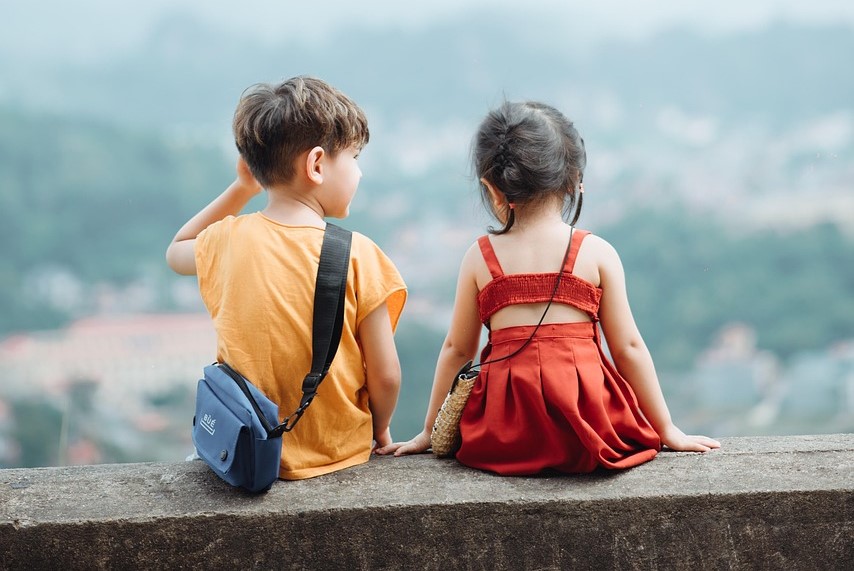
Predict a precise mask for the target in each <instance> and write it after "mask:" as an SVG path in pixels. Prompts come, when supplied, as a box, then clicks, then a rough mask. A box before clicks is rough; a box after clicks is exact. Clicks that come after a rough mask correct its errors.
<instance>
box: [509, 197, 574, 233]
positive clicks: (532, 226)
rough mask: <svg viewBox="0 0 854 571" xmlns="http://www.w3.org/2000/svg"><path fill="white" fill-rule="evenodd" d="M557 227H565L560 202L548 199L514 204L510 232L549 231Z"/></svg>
mask: <svg viewBox="0 0 854 571" xmlns="http://www.w3.org/2000/svg"><path fill="white" fill-rule="evenodd" d="M558 227H563V228H565V227H566V222H565V221H564V219H563V211H562V204H561V203H558V204H555V202H553V201H549V202H547V203H543V204H529V205H527V206H523V207H519V206H516V213H515V220H514V222H513V227H512V228H511V229H510V232H509V233H510V234H531V233H539V232H549V231H551V230H554V229H555V228H558Z"/></svg>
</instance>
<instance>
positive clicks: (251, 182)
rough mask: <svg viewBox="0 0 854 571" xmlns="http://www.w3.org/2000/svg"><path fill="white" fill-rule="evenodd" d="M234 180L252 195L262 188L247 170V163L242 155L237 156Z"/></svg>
mask: <svg viewBox="0 0 854 571" xmlns="http://www.w3.org/2000/svg"><path fill="white" fill-rule="evenodd" d="M235 182H236V183H237V184H238V185H240V186H241V187H242V188H243V189H245V190H246V191H248V192H250V193H251V194H252V195H253V196H254V195H256V194H258V193H260V192H261V191H262V190H264V188H263V187H262V186H261V184H260V183H259V182H258V181H257V180H255V175H253V174H252V171H251V170H249V165H247V164H246V161H245V160H243V157H242V156H239V157H237V180H236V181H235Z"/></svg>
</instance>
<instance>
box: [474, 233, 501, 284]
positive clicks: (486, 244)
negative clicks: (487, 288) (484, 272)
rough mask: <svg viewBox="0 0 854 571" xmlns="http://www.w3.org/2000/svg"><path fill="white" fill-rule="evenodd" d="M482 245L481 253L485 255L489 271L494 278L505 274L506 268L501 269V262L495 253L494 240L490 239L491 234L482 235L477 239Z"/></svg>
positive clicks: (484, 258) (484, 259)
mask: <svg viewBox="0 0 854 571" xmlns="http://www.w3.org/2000/svg"><path fill="white" fill-rule="evenodd" d="M477 243H478V245H479V246H480V253H481V255H482V256H483V261H484V262H486V267H487V268H489V273H490V274H492V277H493V278H498V277H501V276H503V275H504V270H502V269H501V264H499V263H498V257H497V256H496V255H495V250H493V249H492V242H490V241H489V236H481V237H480V238H478V239H477Z"/></svg>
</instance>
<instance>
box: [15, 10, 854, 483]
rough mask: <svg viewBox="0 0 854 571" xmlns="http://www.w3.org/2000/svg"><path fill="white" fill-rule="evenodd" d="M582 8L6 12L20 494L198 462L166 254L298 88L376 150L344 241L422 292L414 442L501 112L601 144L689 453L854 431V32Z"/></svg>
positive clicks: (403, 337)
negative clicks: (478, 145)
mask: <svg viewBox="0 0 854 571" xmlns="http://www.w3.org/2000/svg"><path fill="white" fill-rule="evenodd" d="M588 4H590V5H587V6H584V7H581V6H576V3H573V2H562V1H557V0H551V1H550V0H532V1H530V2H525V3H522V4H519V3H518V2H514V1H511V0H503V1H491V2H487V1H485V0H481V1H471V2H452V1H451V0H441V1H434V2H429V3H428V2H425V3H391V2H380V1H377V0H364V1H362V2H349V3H345V2H326V3H312V4H309V3H303V4H301V5H291V3H284V2H276V1H273V0H268V1H261V0H248V1H245V2H242V3H240V6H239V7H236V5H235V4H234V3H231V2H225V1H222V0H215V1H207V2H202V1H194V0H170V1H167V0H152V1H149V2H145V3H135V4H129V3H117V2H112V1H107V0H77V1H76V2H64V1H60V0H44V1H40V2H31V3H23V2H17V3H4V5H3V6H2V8H0V212H2V217H3V221H2V224H0V248H2V255H0V371H2V380H0V467H18V466H47V465H67V464H89V463H107V462H130V461H149V460H178V459H183V458H184V457H185V456H186V455H187V454H188V453H189V452H190V451H191V443H190V438H189V436H190V430H189V429H190V422H191V419H192V415H193V410H192V409H193V399H194V393H195V384H196V381H197V379H198V377H199V375H200V373H201V370H202V367H203V366H204V365H205V364H207V363H210V362H211V361H212V360H213V359H214V357H215V352H214V350H215V345H214V335H213V331H212V328H211V326H210V323H209V320H208V318H207V315H206V314H205V313H204V308H203V307H202V305H201V303H200V300H199V296H198V293H197V291H196V283H195V280H194V279H192V278H184V277H178V276H175V275H172V274H171V273H170V271H169V270H168V269H167V267H166V265H165V262H164V251H165V248H166V245H167V244H168V242H169V241H170V240H171V238H172V236H173V235H174V233H175V231H176V230H177V229H178V228H179V227H180V225H181V224H182V223H183V222H184V221H185V220H186V219H187V218H188V217H189V216H190V215H192V214H193V213H195V212H196V211H197V210H198V209H199V208H201V207H202V206H203V205H204V204H206V203H207V202H208V201H209V200H210V199H211V198H212V197H214V196H215V195H216V194H218V193H219V192H220V191H221V190H222V189H223V188H225V186H227V185H228V184H229V182H230V181H231V180H232V178H233V166H234V162H235V158H236V151H235V149H234V145H233V143H232V140H231V133H230V121H231V115H232V112H233V110H234V106H235V104H236V102H237V100H238V98H239V96H240V94H241V92H242V91H243V90H244V89H245V88H246V87H247V86H248V85H250V84H252V83H256V82H260V81H278V80H280V79H283V78H286V77H289V76H292V75H297V74H309V75H315V76H319V77H322V78H324V79H326V80H328V81H330V82H331V83H333V84H334V85H336V86H338V87H339V88H341V89H342V90H343V91H345V92H346V93H348V94H349V95H351V96H352V97H353V98H354V99H355V100H356V101H357V102H358V103H359V104H360V105H362V106H363V108H364V109H365V111H366V112H367V115H368V118H369V121H370V127H371V142H370V144H369V145H368V147H367V148H366V149H365V151H364V152H363V153H362V157H361V158H360V162H361V167H362V171H363V173H364V177H363V179H362V183H361V185H360V189H359V193H358V194H357V196H356V200H355V203H354V205H353V208H352V215H351V217H350V218H348V219H347V220H346V221H344V222H343V225H344V226H346V227H348V228H350V229H352V230H357V231H361V232H363V233H365V234H367V235H368V236H370V237H372V238H373V239H374V240H375V241H376V242H377V243H378V244H379V245H380V246H381V247H383V248H384V249H385V251H386V252H387V253H388V254H389V255H390V256H391V258H392V259H393V260H394V261H395V262H396V263H397V264H398V267H399V268H400V270H401V272H402V274H403V276H404V278H405V280H406V281H407V283H408V285H409V287H410V300H409V302H408V306H407V308H406V310H405V312H404V316H403V319H402V321H401V325H400V328H399V330H398V333H397V342H398V347H399V351H400V354H401V360H402V364H403V370H404V384H403V389H402V395H401V401H400V404H399V406H398V410H397V412H396V414H395V417H394V423H393V427H392V428H393V436H394V437H395V438H397V439H404V438H409V437H410V436H412V435H414V434H415V433H416V432H417V431H418V430H419V429H420V427H421V425H422V423H423V417H424V410H425V406H426V401H427V395H428V394H429V391H430V386H431V383H432V375H433V366H434V364H435V360H436V356H437V354H438V351H439V347H440V345H441V342H442V339H443V337H444V332H445V331H444V330H445V327H446V326H447V324H448V320H449V315H450V308H451V303H452V298H453V289H454V284H455V277H456V272H457V269H458V264H459V261H460V259H461V256H462V254H463V252H464V251H465V249H466V248H467V247H468V245H469V244H470V243H471V242H472V240H473V239H474V238H475V237H476V236H478V235H480V234H482V233H483V232H484V230H485V227H486V226H487V224H489V220H488V218H487V217H486V216H485V215H484V214H483V213H482V207H481V203H480V198H479V195H478V189H477V186H476V185H475V181H474V180H473V177H472V176H471V170H470V167H469V161H468V159H469V157H468V153H469V145H470V141H471V136H472V134H473V133H474V130H475V128H476V126H477V123H478V121H479V120H480V118H481V117H482V115H483V114H484V113H485V112H486V110H487V109H488V108H490V107H492V106H495V105H497V104H499V103H500V102H501V101H503V100H504V99H505V98H506V99H541V100H544V101H547V102H550V103H552V104H554V105H556V106H558V107H559V108H560V109H562V110H563V111H564V112H565V113H566V114H567V115H568V116H569V117H571V118H572V119H574V120H575V122H576V125H577V127H578V128H579V130H580V131H581V133H582V135H583V136H584V138H585V141H586V144H587V152H588V168H587V171H586V173H585V180H584V182H585V189H586V194H585V208H584V212H583V214H582V218H581V221H580V224H579V225H580V226H581V227H583V228H587V229H590V230H592V231H594V232H596V233H598V234H600V235H601V236H603V237H604V238H606V239H607V240H609V241H610V242H611V243H612V244H613V245H614V246H615V247H616V248H617V250H618V251H619V252H620V253H621V255H622V257H623V262H624V264H625V267H626V273H627V278H628V287H629V295H630V300H631V302H632V305H633V308H634V311H635V317H636V319H637V321H638V324H639V326H640V328H641V331H642V332H643V334H644V337H645V339H646V341H647V344H648V345H649V347H650V349H651V351H652V354H653V357H654V359H655V361H656V364H657V367H658V370H659V374H660V377H661V381H662V386H663V388H664V392H665V395H666V397H667V400H668V403H669V405H670V408H671V411H672V413H673V416H674V418H675V420H676V422H677V424H678V425H679V426H680V427H681V428H683V429H684V430H686V431H688V432H703V433H707V434H709V435H711V436H733V435H763V434H804V433H829V432H851V431H854V230H852V228H854V225H852V223H854V71H852V69H854V68H852V66H851V63H850V60H851V57H852V55H854V4H851V3H850V2H847V1H822V2H810V3H804V2H799V1H796V0H791V1H770V0H756V1H752V2H749V3H747V4H745V3H735V2H724V3H721V2H677V1H660V2H654V1H653V2H643V3H640V2H630V1H628V0H627V1H623V2H619V1H611V0H609V1H603V2H597V3H588ZM250 206H251V209H258V208H261V207H262V206H263V203H262V202H257V203H252V204H251V205H250ZM295 382H298V380H295Z"/></svg>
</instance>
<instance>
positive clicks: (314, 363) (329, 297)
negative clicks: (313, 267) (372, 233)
mask: <svg viewBox="0 0 854 571" xmlns="http://www.w3.org/2000/svg"><path fill="white" fill-rule="evenodd" d="M352 238H353V235H352V233H351V232H350V231H349V230H345V229H343V228H340V227H338V226H336V225H334V224H329V223H327V224H326V231H325V232H324V233H323V245H322V246H321V247H320V264H319V265H318V268H317V283H316V286H315V289H314V316H313V321H312V331H311V336H312V343H311V371H309V373H308V375H306V377H305V379H303V382H302V398H301V399H300V404H299V407H298V408H297V410H296V411H294V413H293V414H291V415H290V416H288V417H287V418H285V419H284V421H283V422H282V424H280V425H279V426H277V427H275V428H274V429H273V430H272V433H271V434H272V435H273V436H278V435H279V434H281V433H282V432H290V431H291V430H293V428H294V426H295V425H296V423H297V422H298V421H299V419H300V418H302V415H303V413H305V409H306V408H308V405H310V404H311V401H312V400H314V397H315V395H316V394H317V388H318V387H319V386H320V383H321V381H323V379H324V378H325V377H326V374H327V373H328V372H329V367H330V366H331V365H332V360H333V359H334V358H335V354H336V353H337V352H338V344H339V342H340V341H341V330H342V329H343V327H344V299H345V298H346V294H347V270H348V268H349V266H350V244H351V242H352Z"/></svg>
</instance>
